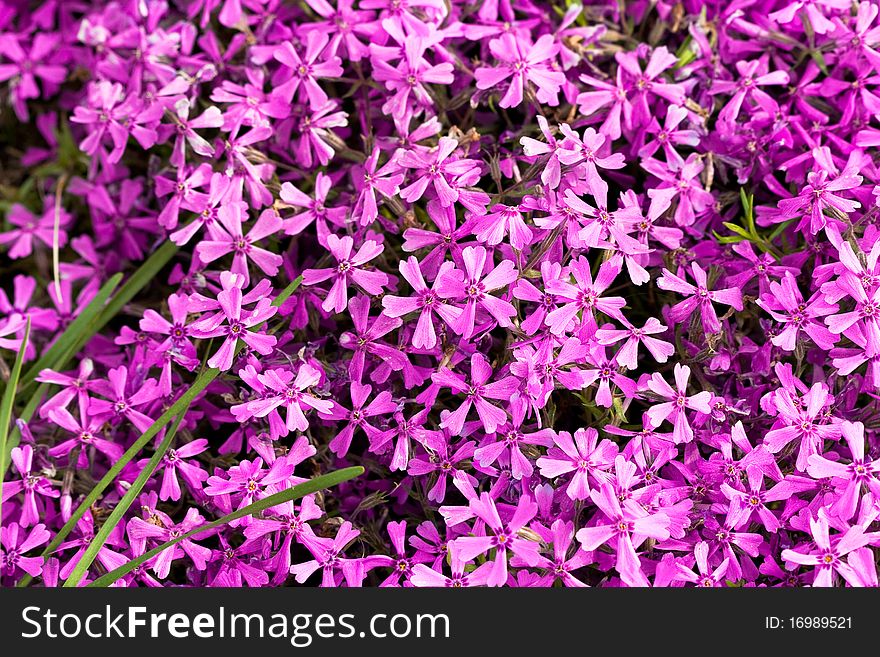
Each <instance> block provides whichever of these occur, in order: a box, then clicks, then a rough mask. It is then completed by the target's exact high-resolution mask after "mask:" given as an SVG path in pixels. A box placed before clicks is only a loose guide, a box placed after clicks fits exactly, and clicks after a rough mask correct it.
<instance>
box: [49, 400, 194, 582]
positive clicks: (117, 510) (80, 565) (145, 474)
mask: <svg viewBox="0 0 880 657" xmlns="http://www.w3.org/2000/svg"><path fill="white" fill-rule="evenodd" d="M186 411H187V409H186V408H185V409H183V411H182V412H181V413H180V415H178V416H177V418H176V419H175V420H174V424H173V425H171V429H170V430H169V431H168V432H166V434H165V438H164V439H163V440H162V443H161V444H160V445H159V448H158V449H157V450H156V451H155V452H153V456H151V457H150V460H149V461H148V462H147V464H146V466H145V467H144V469H143V470H141V473H140V474H139V475H138V476H137V479H135V480H134V482H133V483H132V485H131V486H130V487H129V489H128V490H127V491H126V492H125V495H123V496H122V499H121V500H119V502H118V503H117V504H116V506H115V507H114V508H113V511H112V512H111V513H110V515H109V516H108V517H107V520H106V521H105V522H104V524H103V525H101V529H99V530H98V532H97V533H96V534H95V535H94V537H92V541H91V542H90V543H89V547H87V548H86V551H85V552H84V553H83V555H82V557H81V558H80V560H79V561H78V562H77V564H76V566H75V567H74V569H73V571H72V572H71V573H70V576H69V577H68V578H67V579H66V580H65V581H64V584H63V586H65V587H71V586H77V585H78V584H79V583H80V582H81V581H82V578H83V576H84V575H85V574H86V571H88V569H89V566H91V565H92V562H93V561H94V560H95V557H96V556H98V552H100V550H101V548H102V547H104V543H106V542H107V539H108V538H109V537H110V533H111V532H112V531H113V530H114V529H115V528H116V525H118V524H119V521H120V520H122V516H124V515H125V512H126V511H128V509H129V507H131V505H132V503H133V502H134V501H135V499H136V498H137V496H138V495H140V493H141V491H142V490H143V488H144V486H145V485H146V483H147V481H149V479H150V477H152V476H153V473H154V472H155V471H156V468H157V467H159V461H161V460H162V457H163V456H165V453H166V452H167V451H168V448H169V447H171V442H172V441H173V440H174V435H175V434H176V433H177V429H178V427H179V426H180V422H181V421H182V420H183V418H184V416H185V415H186Z"/></svg>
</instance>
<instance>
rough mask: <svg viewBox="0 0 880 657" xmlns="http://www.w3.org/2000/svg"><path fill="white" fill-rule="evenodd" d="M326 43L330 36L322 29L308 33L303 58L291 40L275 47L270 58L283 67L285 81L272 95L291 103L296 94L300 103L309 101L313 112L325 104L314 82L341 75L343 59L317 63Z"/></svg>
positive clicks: (329, 58) (324, 99)
mask: <svg viewBox="0 0 880 657" xmlns="http://www.w3.org/2000/svg"><path fill="white" fill-rule="evenodd" d="M329 41H330V36H329V35H328V34H327V32H325V31H324V30H311V31H309V33H308V34H307V35H306V51H305V53H304V55H303V56H300V54H299V53H298V52H297V50H296V49H295V48H294V47H293V44H292V43H291V42H290V41H285V42H284V43H282V44H281V45H280V46H278V48H276V49H275V52H274V53H273V57H274V58H275V59H276V60H277V61H278V62H280V63H281V64H282V65H283V66H284V67H285V69H286V73H285V75H284V78H287V79H286V80H284V81H283V82H281V84H279V85H278V86H276V87H275V90H274V91H273V94H274V95H276V96H277V97H278V98H280V99H281V100H283V101H284V102H285V103H290V102H291V100H292V99H293V95H294V94H295V93H296V92H297V91H299V98H300V100H303V99H308V101H309V106H310V107H311V108H312V111H315V110H318V109H320V108H321V107H323V106H324V105H326V103H327V94H326V92H325V91H324V90H323V89H321V87H320V85H319V84H318V82H317V81H318V80H319V79H321V78H338V77H339V76H340V75H342V65H341V64H342V60H340V59H339V57H337V56H335V55H331V56H330V57H327V58H326V59H325V60H324V61H318V58H319V57H320V56H321V54H322V53H323V52H324V48H325V47H326V46H327V43H328V42H329ZM276 82H277V81H276Z"/></svg>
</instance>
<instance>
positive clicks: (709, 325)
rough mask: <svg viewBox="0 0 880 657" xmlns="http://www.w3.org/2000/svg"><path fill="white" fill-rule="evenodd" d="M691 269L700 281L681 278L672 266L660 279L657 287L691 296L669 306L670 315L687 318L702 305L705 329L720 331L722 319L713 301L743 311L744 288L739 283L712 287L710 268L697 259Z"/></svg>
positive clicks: (672, 317) (701, 313)
mask: <svg viewBox="0 0 880 657" xmlns="http://www.w3.org/2000/svg"><path fill="white" fill-rule="evenodd" d="M691 272H692V273H693V276H694V281H696V285H692V284H691V283H688V282H687V281H685V280H684V279H683V278H679V277H678V276H676V275H675V274H673V273H672V272H671V271H669V270H668V269H664V270H663V275H662V276H661V277H660V278H659V279H657V287H659V288H660V289H662V290H669V291H671V292H678V293H679V294H684V295H686V296H688V298H687V299H685V300H684V301H679V302H678V303H677V304H675V305H674V306H672V308H670V309H669V317H670V319H673V320H675V321H676V322H683V321H685V320H686V319H687V318H689V317H690V316H691V315H692V314H693V312H694V311H695V310H697V309H699V310H700V317H701V318H702V321H703V330H704V331H705V332H706V333H718V332H719V331H720V330H721V323H720V322H719V321H718V315H717V314H716V313H715V308H714V306H713V305H712V304H713V303H721V304H724V305H726V306H731V307H732V308H733V309H734V310H737V311H741V310H742V309H743V299H742V291H741V290H740V289H739V288H738V287H731V288H724V289H721V290H710V289H709V288H708V282H707V277H706V272H705V271H704V270H703V269H701V268H700V266H699V265H698V264H697V263H696V262H692V263H691Z"/></svg>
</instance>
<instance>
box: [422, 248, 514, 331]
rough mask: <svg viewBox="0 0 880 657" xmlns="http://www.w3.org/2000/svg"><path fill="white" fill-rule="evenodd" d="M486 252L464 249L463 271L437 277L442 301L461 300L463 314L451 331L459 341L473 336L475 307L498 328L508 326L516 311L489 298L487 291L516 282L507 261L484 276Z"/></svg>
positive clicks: (510, 264) (448, 272) (483, 250)
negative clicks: (492, 319) (482, 310)
mask: <svg viewBox="0 0 880 657" xmlns="http://www.w3.org/2000/svg"><path fill="white" fill-rule="evenodd" d="M487 256H488V252H487V251H486V249H485V248H484V247H482V246H468V247H465V248H464V249H463V250H462V253H461V258H462V260H463V261H464V267H465V269H464V271H462V270H460V269H458V268H455V269H451V270H448V271H446V272H444V273H443V275H442V277H441V276H438V279H437V281H438V284H437V285H436V286H435V287H436V290H437V293H438V294H439V295H440V297H441V298H443V299H457V300H458V299H464V300H465V306H464V311H463V312H462V313H461V315H459V317H458V319H456V320H455V321H454V322H453V324H452V325H451V326H452V330H453V331H455V332H456V333H458V334H459V335H461V336H462V337H463V338H466V339H467V338H470V337H471V336H472V335H473V334H474V326H475V322H476V316H477V308H478V307H479V308H482V309H485V310H486V312H488V313H489V314H490V315H491V316H492V317H493V318H494V319H495V321H496V322H498V324H499V325H500V326H510V318H511V317H513V316H514V315H516V309H515V308H514V307H513V306H512V305H511V304H510V303H509V302H507V301H503V300H501V299H499V298H498V297H495V296H492V295H491V294H489V293H490V292H494V291H495V290H497V289H500V288H503V287H506V286H508V285H510V284H511V283H513V282H514V281H515V280H516V279H517V273H516V269H515V268H514V266H513V263H512V262H511V261H510V260H502V261H501V263H500V264H499V265H498V266H497V267H495V268H493V269H491V270H490V271H489V272H488V273H486V274H485V275H484V274H483V272H484V270H485V269H486V263H487Z"/></svg>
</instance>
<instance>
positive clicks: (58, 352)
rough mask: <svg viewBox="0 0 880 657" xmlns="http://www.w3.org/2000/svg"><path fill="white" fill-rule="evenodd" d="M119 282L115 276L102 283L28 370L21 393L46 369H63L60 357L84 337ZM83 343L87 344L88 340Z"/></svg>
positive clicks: (118, 276)
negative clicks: (81, 309)
mask: <svg viewBox="0 0 880 657" xmlns="http://www.w3.org/2000/svg"><path fill="white" fill-rule="evenodd" d="M121 280H122V274H116V275H115V276H113V277H112V278H111V279H110V280H109V281H107V282H106V283H104V285H103V287H101V289H100V290H98V293H97V294H96V295H95V297H94V298H93V299H92V300H91V301H90V302H89V304H88V305H87V306H86V307H85V308H84V309H83V311H82V312H80V314H79V315H77V317H76V319H74V320H73V321H72V322H71V323H70V325H69V326H68V327H67V328H66V329H65V330H64V333H62V334H61V337H59V338H58V339H57V340H56V341H55V344H53V345H52V346H51V347H50V348H49V349H47V350H46V353H44V354H43V355H42V356H41V357H40V358H39V359H38V360H37V362H36V363H34V364H33V365H32V366H31V367H30V369H28V371H27V374H25V375H24V377H23V381H24V382H25V383H24V385H25V387H24V388H22V391H25V390H28V389H29V388H30V387H31V386H32V385H33V384H34V379H36V378H37V376H38V375H39V373H40V372H41V371H42V370H44V369H46V368H51V369H60V368H61V367H63V365H64V363H60V360H61V357H62V356H64V355H66V353H67V352H68V351H70V349H71V347H73V346H74V345H75V344H77V343H78V342H80V341H82V339H83V337H84V336H85V331H86V330H87V329H88V328H89V324H91V323H92V321H94V319H95V317H97V316H98V313H100V312H101V310H102V309H103V308H104V302H106V301H107V299H108V297H109V296H110V295H111V294H113V291H114V290H115V289H116V287H117V286H118V285H119V281H121ZM89 337H91V336H89ZM85 341H86V342H87V341H88V338H87V339H86V340H85ZM71 355H72V354H71ZM59 363H60V364H59Z"/></svg>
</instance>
